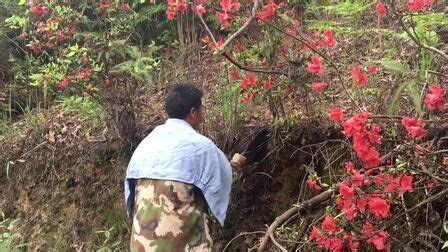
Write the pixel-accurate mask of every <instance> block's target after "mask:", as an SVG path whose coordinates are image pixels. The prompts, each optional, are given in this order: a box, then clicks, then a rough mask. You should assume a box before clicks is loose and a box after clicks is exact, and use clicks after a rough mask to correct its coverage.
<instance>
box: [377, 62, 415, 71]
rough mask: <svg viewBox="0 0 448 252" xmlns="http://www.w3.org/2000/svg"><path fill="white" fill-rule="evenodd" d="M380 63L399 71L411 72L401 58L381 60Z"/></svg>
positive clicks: (386, 67) (389, 68) (388, 68)
mask: <svg viewBox="0 0 448 252" xmlns="http://www.w3.org/2000/svg"><path fill="white" fill-rule="evenodd" d="M379 63H380V64H381V65H382V66H383V67H384V68H385V69H387V70H391V71H394V72H398V73H403V74H406V73H410V70H409V66H408V65H407V64H404V63H403V62H401V61H400V60H380V61H379Z"/></svg>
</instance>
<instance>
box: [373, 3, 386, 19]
mask: <svg viewBox="0 0 448 252" xmlns="http://www.w3.org/2000/svg"><path fill="white" fill-rule="evenodd" d="M375 7H376V12H377V13H378V16H380V15H383V14H386V13H387V8H386V6H384V5H383V3H382V2H381V0H378V2H376V5H375Z"/></svg>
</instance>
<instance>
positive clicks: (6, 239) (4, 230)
mask: <svg viewBox="0 0 448 252" xmlns="http://www.w3.org/2000/svg"><path fill="white" fill-rule="evenodd" d="M19 221H20V219H14V220H11V219H7V218H5V215H4V214H3V212H1V211H0V251H11V252H18V251H25V249H24V248H25V247H26V243H22V241H23V238H22V236H21V235H20V234H19V233H15V232H14V231H13V230H14V228H15V226H16V225H17V224H18V222H19Z"/></svg>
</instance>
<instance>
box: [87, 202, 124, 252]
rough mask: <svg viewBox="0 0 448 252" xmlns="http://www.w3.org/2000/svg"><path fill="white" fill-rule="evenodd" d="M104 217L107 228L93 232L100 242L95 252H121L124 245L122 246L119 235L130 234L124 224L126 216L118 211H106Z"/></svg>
mask: <svg viewBox="0 0 448 252" xmlns="http://www.w3.org/2000/svg"><path fill="white" fill-rule="evenodd" d="M105 215H106V220H107V228H106V229H104V230H99V231H96V232H95V233H96V234H98V235H99V236H100V239H101V241H102V242H101V244H100V246H99V247H98V249H97V251H103V252H109V251H122V250H123V247H124V246H126V245H124V244H123V241H122V240H121V238H120V235H122V232H123V231H127V232H128V233H129V232H130V230H129V229H128V226H127V222H126V214H125V213H124V212H123V211H122V210H121V209H120V210H111V211H108V212H106V214H105ZM126 244H127V243H126Z"/></svg>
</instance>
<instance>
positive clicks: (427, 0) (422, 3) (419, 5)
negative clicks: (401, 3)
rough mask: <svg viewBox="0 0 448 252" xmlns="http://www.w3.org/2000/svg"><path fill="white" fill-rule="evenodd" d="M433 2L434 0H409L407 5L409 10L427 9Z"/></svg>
mask: <svg viewBox="0 0 448 252" xmlns="http://www.w3.org/2000/svg"><path fill="white" fill-rule="evenodd" d="M432 2H433V1H432V0H409V1H408V3H407V6H408V10H409V11H425V10H426V9H427V8H428V7H429V6H431V5H432Z"/></svg>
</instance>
